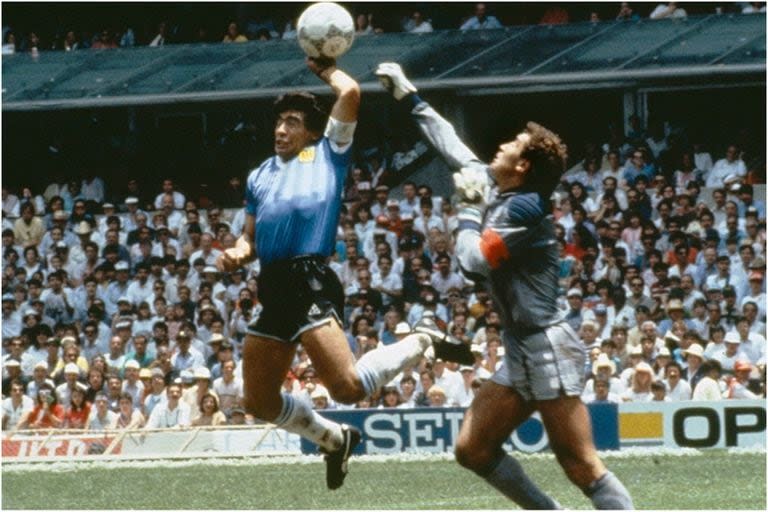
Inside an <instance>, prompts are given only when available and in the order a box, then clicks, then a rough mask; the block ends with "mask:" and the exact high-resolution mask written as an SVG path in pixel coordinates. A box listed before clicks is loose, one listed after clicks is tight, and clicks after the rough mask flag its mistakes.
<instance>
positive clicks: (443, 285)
mask: <svg viewBox="0 0 768 512" xmlns="http://www.w3.org/2000/svg"><path fill="white" fill-rule="evenodd" d="M435 263H436V264H437V272H435V273H433V274H432V277H431V281H430V282H431V284H432V287H433V288H434V289H435V290H437V292H438V293H439V294H440V299H441V300H445V299H446V298H447V297H448V290H450V289H452V288H458V289H459V290H461V289H462V288H464V285H465V281H464V278H463V277H461V275H459V274H458V273H456V272H451V257H450V256H448V255H447V254H442V255H440V256H438V257H437V260H436V262H435Z"/></svg>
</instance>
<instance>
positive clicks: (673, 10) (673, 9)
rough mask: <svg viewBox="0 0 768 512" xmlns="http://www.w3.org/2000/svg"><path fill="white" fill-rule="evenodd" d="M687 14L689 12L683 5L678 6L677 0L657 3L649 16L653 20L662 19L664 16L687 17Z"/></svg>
mask: <svg viewBox="0 0 768 512" xmlns="http://www.w3.org/2000/svg"><path fill="white" fill-rule="evenodd" d="M686 16H688V13H686V12H685V9H683V8H682V7H678V6H677V2H669V3H667V4H659V5H657V6H656V8H655V9H654V10H653V11H652V12H651V15H650V16H649V17H650V18H651V19H652V20H660V19H663V18H685V17H686Z"/></svg>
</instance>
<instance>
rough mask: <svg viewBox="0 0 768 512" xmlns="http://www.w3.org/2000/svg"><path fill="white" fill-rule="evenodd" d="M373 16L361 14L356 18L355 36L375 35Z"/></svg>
mask: <svg viewBox="0 0 768 512" xmlns="http://www.w3.org/2000/svg"><path fill="white" fill-rule="evenodd" d="M372 21H373V14H364V13H360V14H358V15H357V16H356V17H355V35H356V36H365V35H368V34H373V32H374V30H373V23H372Z"/></svg>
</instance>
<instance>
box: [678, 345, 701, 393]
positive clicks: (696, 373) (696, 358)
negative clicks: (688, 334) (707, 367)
mask: <svg viewBox="0 0 768 512" xmlns="http://www.w3.org/2000/svg"><path fill="white" fill-rule="evenodd" d="M681 353H682V356H683V358H684V366H685V369H684V370H683V375H682V376H683V378H684V379H686V380H687V381H688V383H689V384H690V385H691V389H696V384H698V383H699V380H700V379H701V378H702V377H703V376H704V375H703V373H702V372H701V364H702V363H703V362H704V349H703V348H702V346H701V345H699V344H698V343H692V344H691V345H690V346H689V347H688V348H686V349H684V350H682V352H681Z"/></svg>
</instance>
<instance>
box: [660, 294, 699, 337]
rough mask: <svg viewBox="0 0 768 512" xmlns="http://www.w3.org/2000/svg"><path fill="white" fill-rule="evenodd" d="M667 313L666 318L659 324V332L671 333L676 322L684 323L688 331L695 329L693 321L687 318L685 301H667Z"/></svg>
mask: <svg viewBox="0 0 768 512" xmlns="http://www.w3.org/2000/svg"><path fill="white" fill-rule="evenodd" d="M665 313H666V316H665V318H664V319H663V320H662V321H661V322H659V325H658V327H657V328H656V330H657V332H667V331H669V330H670V329H671V328H672V325H673V324H674V323H675V322H683V323H684V324H685V327H686V330H689V329H693V324H692V323H691V321H690V320H688V319H687V318H685V308H684V307H683V301H681V300H680V299H670V300H669V301H667V305H666V308H665Z"/></svg>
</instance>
